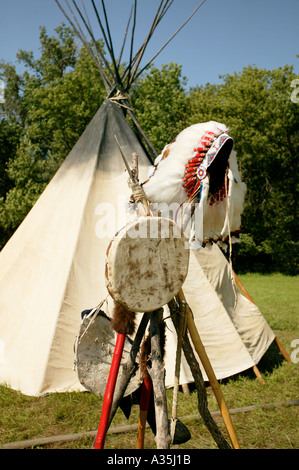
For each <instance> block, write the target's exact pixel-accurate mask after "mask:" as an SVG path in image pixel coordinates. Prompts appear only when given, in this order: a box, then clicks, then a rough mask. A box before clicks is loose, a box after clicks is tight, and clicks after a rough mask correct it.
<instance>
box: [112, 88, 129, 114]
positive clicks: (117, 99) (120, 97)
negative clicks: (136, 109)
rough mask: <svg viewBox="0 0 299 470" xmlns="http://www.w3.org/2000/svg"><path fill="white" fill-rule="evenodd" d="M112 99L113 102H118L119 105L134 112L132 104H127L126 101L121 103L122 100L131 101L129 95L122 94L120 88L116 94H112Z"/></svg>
mask: <svg viewBox="0 0 299 470" xmlns="http://www.w3.org/2000/svg"><path fill="white" fill-rule="evenodd" d="M108 99H109V100H110V101H112V102H113V103H116V104H118V105H119V106H122V107H123V108H126V109H128V110H129V111H132V112H133V109H132V108H131V107H130V106H127V105H125V104H124V103H121V101H129V95H127V96H125V95H124V94H122V93H121V92H120V91H119V90H118V91H117V93H116V95H114V96H111V97H109V98H108Z"/></svg>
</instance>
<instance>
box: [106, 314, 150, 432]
mask: <svg viewBox="0 0 299 470" xmlns="http://www.w3.org/2000/svg"><path fill="white" fill-rule="evenodd" d="M149 320H150V312H146V313H144V314H143V317H142V320H141V322H140V323H139V327H138V330H137V333H136V335H135V338H134V341H133V344H132V348H131V351H130V354H129V357H128V359H127V362H126V363H125V364H124V365H123V370H122V374H121V376H120V378H119V380H118V382H117V388H116V390H115V394H114V398H113V403H112V408H111V413H110V418H109V426H110V424H111V422H112V420H113V418H114V416H115V413H116V411H117V409H118V407H119V404H120V402H121V400H122V398H123V396H124V394H125V391H126V389H127V386H128V383H129V381H130V378H131V376H132V375H133V374H134V373H135V371H136V364H135V360H136V357H137V354H138V352H139V349H140V344H141V341H142V338H143V336H144V333H145V330H146V327H147V325H148V322H149Z"/></svg>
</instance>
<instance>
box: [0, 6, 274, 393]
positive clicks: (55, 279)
mask: <svg viewBox="0 0 299 470" xmlns="http://www.w3.org/2000/svg"><path fill="white" fill-rule="evenodd" d="M56 3H58V4H59V6H60V3H59V2H57V1H56ZM73 3H74V4H75V5H77V4H76V2H73ZM92 3H93V2H92ZM171 3H172V2H169V1H166V0H164V1H161V3H160V6H159V9H158V11H157V14H156V16H155V19H154V21H153V25H152V27H151V30H150V33H149V35H148V37H147V38H146V41H145V43H144V44H143V46H142V47H141V48H140V49H139V51H138V53H137V54H136V55H135V56H133V55H132V54H131V56H132V61H131V63H130V66H129V67H128V69H127V70H126V72H125V74H124V75H123V76H122V77H120V74H119V69H118V65H117V63H116V61H115V59H114V56H113V60H112V63H113V67H114V78H115V81H114V82H112V81H111V78H109V77H108V76H107V75H106V74H105V72H104V69H103V67H102V66H101V65H100V60H99V57H98V55H97V53H99V51H96V53H94V51H92V50H91V51H90V52H91V54H93V57H94V59H95V61H96V63H97V64H98V65H99V68H100V71H101V74H102V77H103V80H104V83H105V85H106V88H107V95H108V97H109V96H110V95H111V96H110V98H111V97H112V96H115V92H116V91H119V92H121V93H123V92H124V91H125V92H127V91H128V88H129V86H130V85H131V84H132V82H133V80H134V79H135V78H136V76H137V74H138V73H139V71H140V70H139V69H138V67H139V68H140V60H141V57H142V55H143V53H144V50H145V47H146V45H147V43H148V41H149V39H150V37H151V36H152V34H153V31H154V29H155V27H156V25H157V24H158V23H159V21H160V20H161V19H162V17H163V16H164V14H165V13H166V11H167V9H168V8H169V6H170V4H171ZM202 3H203V2H202ZM93 4H94V3H93ZM200 5H201V4H200ZM200 5H199V6H200ZM199 6H198V7H197V9H198V8H199ZM76 8H77V6H76ZM197 9H196V10H197ZM78 11H79V12H80V10H79V9H78ZM134 11H135V12H136V2H135V10H134ZM194 12H195V11H194ZM194 12H193V13H194ZM80 16H81V18H83V15H82V13H81V12H80ZM105 18H106V15H105ZM68 19H70V18H68ZM134 21H135V15H134ZM71 23H72V21H71ZM84 23H85V26H87V29H88V31H89V33H90V34H91V35H92V31H91V30H90V27H89V26H88V25H89V21H88V20H87V19H86V20H84ZM72 24H73V26H74V28H75V29H76V30H77V32H78V34H79V36H80V37H81V39H82V41H83V42H84V44H85V45H86V47H88V48H89V49H90V45H89V43H88V41H87V40H86V38H85V36H84V35H83V33H82V30H81V28H80V26H79V24H78V23H76V24H74V23H72ZM101 26H102V25H101ZM133 29H134V28H133ZM92 37H93V35H92ZM105 40H106V45H107V46H108V50H109V52H110V53H113V48H112V44H111V42H110V35H109V34H108V35H105ZM132 42H133V41H132ZM106 65H107V64H106ZM106 68H107V67H106ZM119 103H122V104H125V105H126V104H127V102H126V100H125V99H122V100H120V101H119ZM126 110H127V112H129V113H130V116H131V117H132V118H133V120H134V123H135V125H137V126H138V123H137V122H136V120H135V117H134V115H133V114H132V112H131V110H130V109H128V108H127V107H126ZM139 132H141V134H142V129H140V128H139ZM115 136H116V137H117V139H118V141H119V143H120V146H121V148H122V151H123V152H124V154H125V155H126V157H127V159H128V161H130V159H131V155H132V153H135V152H136V153H137V154H138V155H139V177H140V180H145V178H146V174H147V171H148V167H149V166H150V164H151V162H150V160H149V157H148V156H147V154H146V152H145V150H144V146H143V145H141V143H140V140H139V139H138V138H137V137H136V134H135V133H134V132H133V130H132V129H131V128H130V126H129V124H128V122H127V120H126V118H125V116H124V113H123V109H122V107H121V105H120V104H117V101H116V100H115V99H109V98H107V99H106V100H105V101H104V103H103V104H102V106H101V107H100V109H99V110H98V112H97V113H96V115H95V116H94V118H93V119H92V121H91V122H90V124H89V125H88V127H87V128H86V130H85V132H84V133H83V135H82V136H81V137H80V139H79V140H78V142H77V144H76V145H75V147H74V149H73V150H72V151H71V153H70V154H69V155H68V157H67V158H66V160H65V161H64V163H63V165H62V166H61V168H60V169H59V170H58V172H57V173H56V175H55V176H54V178H53V179H52V180H51V182H50V183H49V185H48V186H47V188H46V189H45V191H44V192H43V194H42V195H41V197H40V198H39V200H38V201H37V202H36V204H35V206H34V207H33V208H32V210H31V211H30V212H29V214H28V215H27V217H26V218H25V220H24V221H23V223H22V224H21V225H20V227H19V228H18V229H17V231H16V232H15V234H14V235H13V237H12V238H11V239H10V240H9V242H8V243H7V244H6V246H5V247H4V248H3V250H2V251H1V253H0V351H1V356H0V382H1V383H7V384H8V385H9V386H10V387H12V388H13V389H16V390H20V391H21V392H22V393H24V394H28V395H40V394H44V393H50V392H56V391H67V390H78V389H81V385H80V384H79V382H78V379H77V374H76V371H75V370H74V368H73V365H74V349H73V347H74V342H75V339H76V335H77V333H78V330H79V326H80V321H81V318H80V313H81V311H83V310H85V309H86V308H91V307H94V306H95V305H97V304H98V303H99V302H100V301H101V300H103V299H105V298H106V296H107V290H106V287H105V278H104V267H105V254H106V249H107V246H108V244H109V241H110V239H111V237H112V236H113V235H114V233H115V232H116V231H117V229H118V228H119V227H121V226H123V225H124V224H125V223H126V216H125V215H124V214H125V209H124V208H125V201H126V200H127V198H128V185H127V175H126V173H125V171H124V168H123V165H122V161H121V158H120V153H119V148H118V146H117V143H116V139H115ZM143 137H145V136H143ZM145 145H147V148H148V149H150V150H152V151H153V154H154V156H155V151H154V149H152V147H151V145H150V142H148V141H147V140H146V141H145ZM232 286H233V284H232V282H231V272H229V266H228V263H227V261H226V259H225V257H224V256H223V255H222V253H221V251H220V250H219V248H218V247H217V246H216V245H213V246H212V247H209V248H208V247H207V248H205V249H203V250H200V251H199V253H198V254H195V253H193V254H192V256H191V259H190V267H189V274H188V277H187V280H186V282H185V284H184V291H185V293H186V296H187V298H188V302H190V306H191V308H192V310H193V312H194V314H195V319H196V324H197V327H198V329H199V331H200V334H201V338H202V341H203V343H204V344H205V346H206V349H207V353H208V355H209V357H210V360H211V362H212V365H213V368H214V370H215V373H216V375H217V377H218V378H223V377H227V376H229V375H231V374H234V373H236V372H240V371H242V370H244V369H247V368H249V367H252V366H253V365H254V364H256V363H257V362H258V361H259V360H260V358H261V356H262V355H263V354H264V352H265V351H266V349H267V348H268V346H269V344H270V343H271V341H272V340H273V339H274V334H273V332H272V331H271V329H270V327H269V326H268V325H267V323H266V321H265V320H264V318H263V316H262V315H261V313H260V312H259V310H258V308H257V307H255V306H253V304H250V303H249V302H248V301H246V299H244V297H243V296H241V295H240V294H236V292H235V291H234V292H233V287H232ZM232 303H233V304H234V305H235V304H236V305H237V308H235V309H234V312H233V313H232V310H233V309H232ZM172 330H173V328H172ZM175 341H176V339H175V333H174V332H173V333H171V334H170V333H169V332H168V346H167V349H168V351H169V352H170V348H171V347H172V344H171V343H173V345H175ZM172 356H173V354H172V353H171V352H170V354H167V356H166V370H167V376H166V385H168V386H171V384H172V375H173V372H172V371H173V357H172ZM181 381H182V382H190V381H193V380H192V376H191V374H190V373H189V371H188V367H187V366H186V367H184V373H183V374H182V376H181Z"/></svg>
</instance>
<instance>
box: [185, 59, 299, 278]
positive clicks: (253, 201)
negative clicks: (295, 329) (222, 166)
mask: <svg viewBox="0 0 299 470" xmlns="http://www.w3.org/2000/svg"><path fill="white" fill-rule="evenodd" d="M222 78H223V84H221V85H217V86H215V85H207V86H206V87H200V88H196V89H194V90H191V92H190V94H189V96H188V100H189V108H190V110H191V113H190V115H191V116H192V118H191V119H190V121H189V124H193V123H195V122H204V121H207V120H210V119H213V120H216V121H220V122H224V123H225V124H226V125H228V126H229V128H230V130H231V135H232V136H233V138H234V140H235V150H236V151H237V156H238V162H239V165H240V168H241V172H242V176H243V180H244V181H245V182H246V184H247V195H246V201H245V206H244V214H243V217H242V232H243V238H242V241H243V243H242V244H241V245H240V246H239V247H237V248H236V250H235V252H236V253H235V255H236V256H235V261H236V263H237V266H238V269H246V270H247V269H254V270H269V268H270V269H273V270H280V271H284V272H288V273H292V274H295V273H298V269H299V257H298V253H299V250H298V248H299V244H298V236H297V234H298V228H299V226H298V195H299V185H298V178H297V170H298V153H299V136H298V128H299V107H298V104H295V103H292V101H291V99H290V95H291V91H292V88H291V82H292V80H293V79H294V78H295V75H294V73H293V71H292V67H288V66H286V67H284V68H279V69H277V70H272V71H268V70H262V69H258V68H256V67H246V68H244V69H243V71H242V73H239V74H237V73H235V74H234V75H226V76H224V77H222Z"/></svg>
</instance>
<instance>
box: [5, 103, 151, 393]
mask: <svg viewBox="0 0 299 470" xmlns="http://www.w3.org/2000/svg"><path fill="white" fill-rule="evenodd" d="M114 135H115V136H116V137H117V140H118V141H119V143H120V146H121V148H122V151H123V152H124V154H125V155H126V157H127V159H128V161H131V158H132V152H137V153H138V155H139V172H140V177H145V173H146V172H147V168H148V166H149V165H150V162H149V160H148V158H147V156H146V155H145V153H144V151H143V149H142V147H141V145H140V144H139V142H138V140H137V138H136V136H135V134H134V132H133V131H132V130H131V128H130V126H129V125H128V123H127V121H126V119H125V117H124V115H123V113H122V111H121V109H120V108H119V106H118V105H116V104H114V103H112V102H111V101H109V100H106V101H104V103H103V104H102V106H101V108H100V109H99V111H98V112H97V114H96V115H95V117H94V118H93V120H92V121H91V123H90V124H89V126H88V127H87V128H86V130H85V132H84V133H83V135H82V136H81V138H80V139H79V140H78V142H77V144H76V145H75V147H74V149H73V150H72V151H71V153H70V154H69V155H68V157H67V158H66V160H65V161H64V163H63V164H62V166H61V167H60V169H59V170H58V172H57V173H56V175H55V176H54V178H53V179H52V180H51V182H50V183H49V185H48V186H47V188H46V189H45V191H44V192H43V194H42V195H41V197H40V198H39V200H38V201H37V202H36V204H35V205H34V207H33V208H32V210H31V211H30V212H29V214H28V215H27V217H26V218H25V220H24V221H23V223H22V224H21V225H20V227H19V228H18V229H17V231H16V232H15V234H14V235H13V237H12V238H11V239H10V240H9V242H8V243H7V245H6V246H5V247H4V248H3V250H2V251H1V253H0V344H1V357H0V383H1V382H2V383H3V382H5V383H7V384H8V385H9V386H11V387H12V388H14V389H17V390H20V391H21V392H23V393H24V394H28V395H39V394H42V393H45V392H54V391H61V390H67V389H78V388H80V387H79V383H78V380H77V373H76V371H74V370H73V366H74V348H73V346H74V342H75V338H76V335H77V334H78V331H79V326H80V321H81V317H80V313H81V312H82V311H83V310H84V309H87V308H93V307H95V306H96V305H97V304H98V303H99V302H100V301H101V300H102V299H104V298H105V297H106V296H107V290H106V286H105V277H104V276H105V254H106V249H107V246H108V243H109V242H110V240H111V238H112V237H113V235H114V234H115V232H116V231H117V229H118V228H119V226H123V225H125V221H124V219H123V214H124V213H125V211H124V200H127V199H128V184H127V181H128V175H127V173H126V172H125V171H124V165H123V162H122V158H121V155H120V151H119V148H118V146H117V144H116V140H115V138H114Z"/></svg>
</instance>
